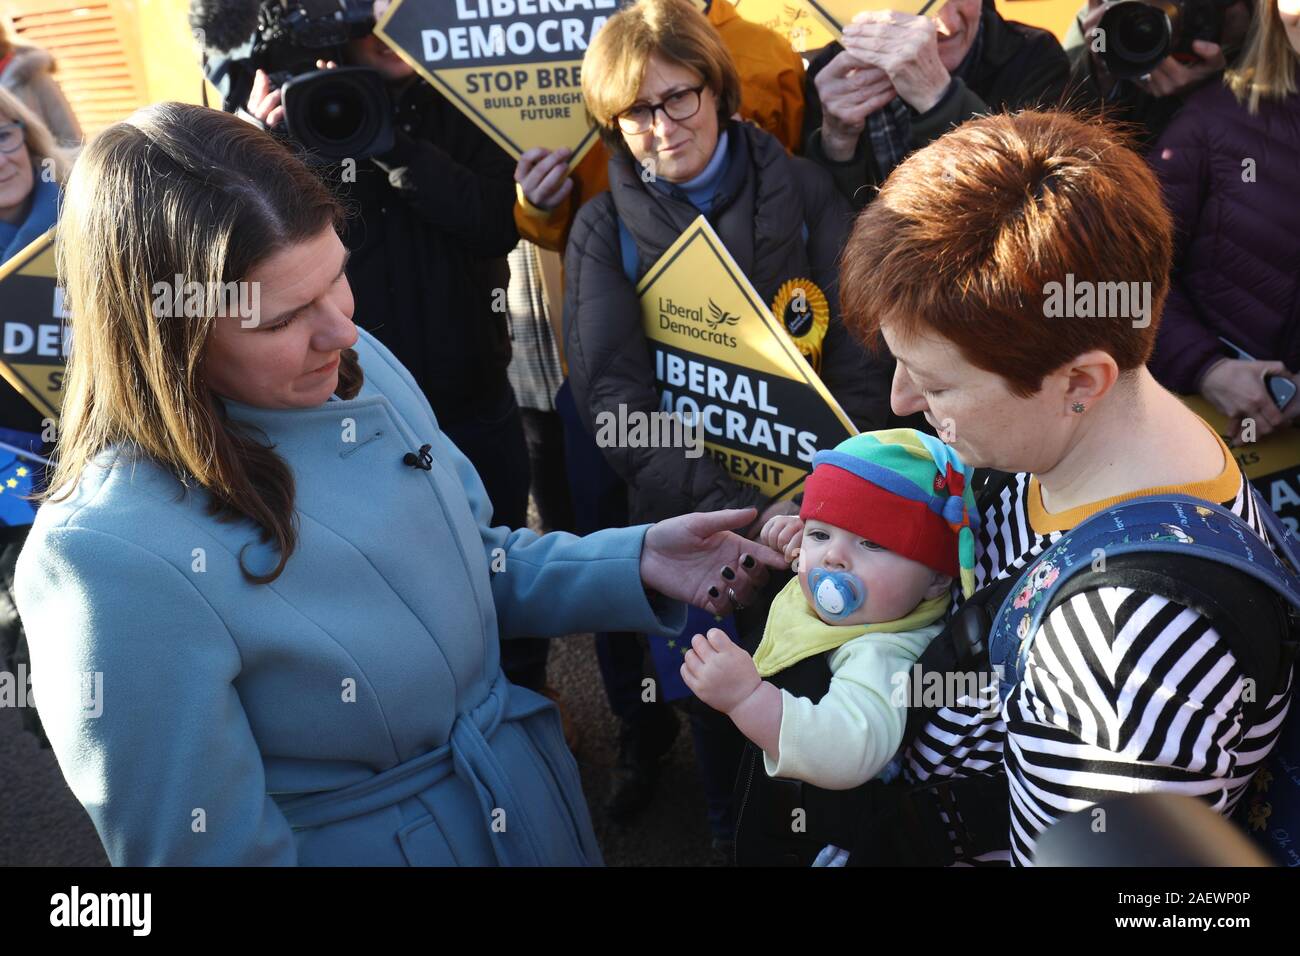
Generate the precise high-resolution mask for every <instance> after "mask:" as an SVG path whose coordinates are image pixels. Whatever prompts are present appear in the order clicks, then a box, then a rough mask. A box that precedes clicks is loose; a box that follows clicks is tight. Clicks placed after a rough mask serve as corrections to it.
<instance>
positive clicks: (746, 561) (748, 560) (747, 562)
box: [740, 554, 754, 570]
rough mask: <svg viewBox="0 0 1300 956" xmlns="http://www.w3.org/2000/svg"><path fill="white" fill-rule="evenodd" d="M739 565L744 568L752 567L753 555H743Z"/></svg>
mask: <svg viewBox="0 0 1300 956" xmlns="http://www.w3.org/2000/svg"><path fill="white" fill-rule="evenodd" d="M740 566H741V567H742V568H744V569H745V570H749V569H750V568H752V567H753V566H754V556H753V555H752V554H747V555H745V556H744V557H743V558H741V559H740Z"/></svg>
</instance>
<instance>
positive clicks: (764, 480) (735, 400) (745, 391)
mask: <svg viewBox="0 0 1300 956" xmlns="http://www.w3.org/2000/svg"><path fill="white" fill-rule="evenodd" d="M637 295H638V296H639V297H640V302H641V315H642V319H643V320H644V323H645V333H646V338H647V339H648V340H649V343H650V350H651V353H652V354H651V357H652V360H653V362H654V374H655V382H656V387H657V388H658V390H659V401H660V409H661V410H662V411H668V412H677V413H680V414H681V415H682V417H683V419H685V420H686V422H687V423H688V424H694V423H695V422H696V421H702V423H703V430H704V435H703V439H704V448H705V452H704V453H705V454H707V455H711V456H713V458H714V459H715V460H716V461H717V462H718V464H720V465H721V466H722V467H723V468H725V469H726V471H727V472H728V473H729V474H730V475H731V476H732V477H733V478H734V479H736V480H737V481H741V482H744V483H745V484H749V485H754V486H755V487H757V488H759V489H761V490H762V491H763V493H764V494H766V495H767V496H769V497H770V498H771V499H772V500H782V499H786V498H790V497H792V496H793V495H795V494H796V493H798V491H799V490H800V488H801V487H802V486H803V480H804V478H805V477H807V475H808V472H809V471H810V470H811V469H812V456H813V454H814V453H816V452H817V451H819V450H821V449H823V448H833V447H834V446H835V445H837V444H839V443H840V442H841V441H843V440H844V439H845V438H848V437H849V436H850V435H854V434H856V433H857V429H855V428H854V427H853V422H852V421H850V419H849V417H848V416H847V415H846V414H844V410H843V409H841V408H840V406H839V403H837V402H836V401H835V399H834V398H833V397H831V393H830V392H829V391H827V389H826V386H825V385H823V384H822V381H821V379H820V378H818V377H817V375H816V373H815V372H813V370H812V368H811V367H810V366H809V364H808V362H807V361H806V360H805V359H804V357H803V355H802V354H801V353H800V351H799V349H798V347H797V346H796V345H795V343H794V341H793V340H792V339H791V337H790V335H789V334H787V332H786V331H785V329H784V328H783V327H782V325H781V323H780V322H778V321H777V320H776V318H775V316H773V314H772V312H771V310H770V309H769V308H768V306H767V304H766V303H765V302H764V301H763V299H762V298H761V297H760V296H759V294H758V292H757V291H756V290H755V289H754V287H753V285H751V284H750V281H749V279H748V278H747V277H746V276H745V273H744V272H743V271H741V269H740V266H738V265H737V264H736V261H735V260H734V259H733V258H732V257H731V254H730V253H729V252H728V251H727V248H726V246H725V245H723V243H722V240H721V239H720V238H719V237H718V234H717V233H716V232H715V231H714V230H713V227H712V226H710V225H709V221H708V219H706V218H705V217H704V216H701V217H700V218H698V219H696V220H695V222H693V223H692V224H691V225H690V227H689V228H687V229H686V231H685V232H683V233H682V235H681V236H680V237H679V238H678V239H677V241H676V242H675V243H673V245H672V246H671V248H669V249H668V251H667V252H665V253H664V254H663V256H662V257H661V258H660V259H659V261H658V262H656V263H655V265H654V267H653V268H651V269H650V271H649V272H647V273H646V274H645V276H644V278H642V280H641V281H640V282H639V283H638V284H637ZM697 416H698V417H697Z"/></svg>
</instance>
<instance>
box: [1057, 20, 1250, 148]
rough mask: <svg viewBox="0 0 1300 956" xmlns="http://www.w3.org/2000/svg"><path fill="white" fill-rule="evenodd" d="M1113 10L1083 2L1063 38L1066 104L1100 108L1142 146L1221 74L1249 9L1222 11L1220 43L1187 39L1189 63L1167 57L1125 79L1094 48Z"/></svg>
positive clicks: (1243, 32) (1239, 38)
mask: <svg viewBox="0 0 1300 956" xmlns="http://www.w3.org/2000/svg"><path fill="white" fill-rule="evenodd" d="M1183 2H1184V3H1185V2H1186V0H1183ZM1114 6H1115V5H1114V4H1113V3H1106V2H1104V0H1088V2H1087V3H1086V4H1084V6H1083V7H1081V8H1080V9H1079V13H1078V15H1077V16H1076V17H1075V20H1074V25H1073V26H1071V27H1070V31H1069V32H1068V33H1067V34H1066V35H1065V52H1066V55H1067V56H1068V57H1069V58H1070V105H1071V106H1075V107H1085V108H1100V109H1104V110H1105V111H1106V115H1107V116H1109V117H1110V118H1112V119H1116V120H1121V121H1123V122H1126V123H1131V124H1133V125H1134V127H1135V133H1136V135H1137V137H1138V145H1139V146H1141V147H1144V148H1145V147H1148V146H1150V145H1151V144H1152V143H1153V142H1155V140H1156V139H1158V138H1159V136H1160V134H1161V133H1162V132H1163V131H1164V129H1165V127H1166V126H1168V125H1169V123H1170V121H1171V120H1172V119H1173V118H1174V115H1175V114H1176V113H1177V112H1178V110H1179V109H1181V108H1182V105H1183V100H1184V99H1185V97H1186V96H1188V95H1189V94H1190V93H1192V92H1193V91H1194V90H1196V89H1197V88H1198V87H1200V86H1202V85H1203V84H1205V83H1206V82H1207V81H1209V80H1211V79H1213V78H1215V77H1218V76H1219V75H1221V74H1222V73H1223V71H1224V69H1225V68H1226V67H1227V65H1228V62H1229V60H1230V59H1231V58H1232V56H1233V55H1235V53H1236V51H1237V50H1238V48H1239V47H1240V45H1241V42H1242V40H1243V38H1244V37H1245V35H1246V29H1247V27H1248V26H1249V23H1250V8H1249V6H1248V5H1247V3H1246V2H1245V0H1237V2H1235V3H1232V4H1231V5H1229V6H1227V7H1225V8H1224V11H1223V34H1222V37H1221V39H1220V42H1218V43H1215V42H1211V41H1209V40H1199V39H1198V40H1192V41H1191V44H1190V46H1191V53H1192V54H1194V56H1195V59H1194V60H1191V61H1190V62H1187V63H1184V62H1182V60H1180V59H1178V58H1177V57H1175V56H1167V57H1165V58H1164V59H1163V60H1161V61H1160V63H1159V64H1158V65H1157V66H1156V67H1155V68H1154V69H1152V70H1151V72H1150V73H1148V74H1145V75H1142V76H1139V77H1134V78H1132V79H1125V78H1121V77H1117V76H1114V75H1113V74H1112V73H1111V72H1110V70H1109V69H1108V68H1107V66H1106V63H1105V59H1104V57H1103V56H1102V50H1101V49H1094V47H1101V46H1102V43H1101V42H1100V40H1098V38H1097V37H1096V34H1095V33H1094V31H1095V30H1096V29H1097V28H1098V26H1099V25H1100V24H1101V18H1102V17H1103V16H1104V15H1105V14H1106V12H1107V10H1109V9H1113V7H1114Z"/></svg>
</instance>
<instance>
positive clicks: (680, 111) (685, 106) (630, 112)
mask: <svg viewBox="0 0 1300 956" xmlns="http://www.w3.org/2000/svg"><path fill="white" fill-rule="evenodd" d="M706 86H708V84H707V83H701V84H700V85H699V86H695V87H692V88H691V89H688V90H678V91H677V92H676V93H672V94H670V95H669V96H667V97H666V98H665V99H664V100H663V102H660V103H646V104H644V105H637V106H630V107H628V108H627V109H625V110H624V111H623V112H621V113H619V114H618V116H616V117H615V119H617V120H618V126H619V129H621V130H622V131H623V132H625V133H645V132H647V131H649V129H650V127H651V126H654V124H655V114H656V113H658V112H659V111H660V110H663V111H664V115H665V116H667V117H668V118H669V119H670V120H675V121H677V122H679V123H680V122H681V121H682V120H688V119H690V118H691V117H692V116H694V115H695V114H696V113H698V112H699V111H700V94H701V93H702V92H704V88H705V87H706Z"/></svg>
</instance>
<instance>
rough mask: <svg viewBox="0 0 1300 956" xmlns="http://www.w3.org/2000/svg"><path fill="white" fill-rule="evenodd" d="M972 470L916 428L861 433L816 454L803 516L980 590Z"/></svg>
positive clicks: (969, 588)
mask: <svg viewBox="0 0 1300 956" xmlns="http://www.w3.org/2000/svg"><path fill="white" fill-rule="evenodd" d="M973 473H974V469H973V468H971V467H970V466H968V465H966V464H964V463H963V462H962V460H961V458H959V457H958V456H957V453H956V452H955V451H953V450H952V449H951V448H950V447H948V446H947V445H945V444H944V443H943V442H941V441H940V440H939V439H937V438H935V437H934V436H932V435H927V434H925V433H923V432H919V431H917V430H916V429H914V428H890V429H885V430H883V431H875V432H864V433H863V434H861V435H854V436H853V437H852V438H848V439H845V440H844V441H842V442H840V443H839V444H838V445H836V446H835V448H834V450H830V451H819V452H817V454H816V455H814V456H813V470H812V474H810V475H809V476H808V479H807V480H806V481H805V482H804V492H803V505H802V506H801V507H800V509H799V517H800V518H802V519H803V520H804V521H807V520H808V519H810V518H812V519H815V520H817V521H824V522H826V523H827V524H829V525H834V526H835V527H837V528H843V529H844V530H845V531H851V532H853V533H854V534H860V535H862V537H864V538H867V539H869V540H871V541H874V542H875V543H876V544H879V545H881V546H882V547H885V548H888V549H889V550H890V551H893V552H896V553H897V554H901V555H903V556H904V557H907V558H911V559H912V560H913V561H919V562H920V563H921V564H924V565H925V566H926V567H927V568H931V569H933V570H935V571H938V572H940V573H941V574H948V575H951V576H952V577H954V578H960V580H961V587H962V592H963V593H964V594H965V595H966V597H970V596H971V595H972V594H973V593H974V592H975V534H974V532H975V531H976V530H977V529H978V528H979V513H978V512H977V511H976V508H975V496H974V494H972V492H971V487H970V485H971V476H972V474H973Z"/></svg>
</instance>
